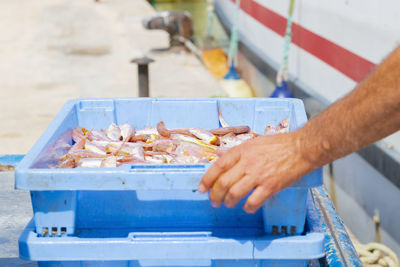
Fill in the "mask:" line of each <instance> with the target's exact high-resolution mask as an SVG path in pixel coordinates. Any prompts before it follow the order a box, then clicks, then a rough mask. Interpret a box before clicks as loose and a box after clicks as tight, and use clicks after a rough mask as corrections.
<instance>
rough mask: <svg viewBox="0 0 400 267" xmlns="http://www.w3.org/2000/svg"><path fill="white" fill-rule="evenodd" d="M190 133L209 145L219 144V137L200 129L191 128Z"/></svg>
mask: <svg viewBox="0 0 400 267" xmlns="http://www.w3.org/2000/svg"><path fill="white" fill-rule="evenodd" d="M189 131H190V133H191V134H193V135H194V136H196V137H197V138H199V139H201V140H202V141H204V142H205V143H207V144H211V145H215V144H216V143H217V142H218V137H216V136H215V135H213V134H212V133H211V132H209V131H207V130H204V129H199V128H191V129H189Z"/></svg>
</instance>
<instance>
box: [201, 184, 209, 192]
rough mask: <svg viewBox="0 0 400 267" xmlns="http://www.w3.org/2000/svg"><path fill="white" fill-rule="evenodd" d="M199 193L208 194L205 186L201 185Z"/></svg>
mask: <svg viewBox="0 0 400 267" xmlns="http://www.w3.org/2000/svg"><path fill="white" fill-rule="evenodd" d="M199 192H200V193H205V192H207V189H206V187H205V186H204V185H203V184H199Z"/></svg>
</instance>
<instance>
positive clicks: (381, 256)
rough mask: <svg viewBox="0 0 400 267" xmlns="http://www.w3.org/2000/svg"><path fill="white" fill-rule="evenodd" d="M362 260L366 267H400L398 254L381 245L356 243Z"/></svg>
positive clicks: (355, 245)
mask: <svg viewBox="0 0 400 267" xmlns="http://www.w3.org/2000/svg"><path fill="white" fill-rule="evenodd" d="M354 247H355V249H356V250H357V253H358V255H359V256H360V260H361V262H362V264H363V265H364V266H371V267H372V266H376V267H378V266H379V267H399V260H398V258H397V256H396V254H395V253H394V252H393V251H392V250H391V249H390V248H388V247H387V246H385V245H383V244H380V243H368V244H365V245H363V244H360V243H354Z"/></svg>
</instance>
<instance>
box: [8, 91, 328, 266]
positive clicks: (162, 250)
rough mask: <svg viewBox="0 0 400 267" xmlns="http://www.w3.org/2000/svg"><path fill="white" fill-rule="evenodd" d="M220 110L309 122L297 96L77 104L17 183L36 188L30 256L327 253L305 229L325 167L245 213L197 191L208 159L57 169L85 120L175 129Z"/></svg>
mask: <svg viewBox="0 0 400 267" xmlns="http://www.w3.org/2000/svg"><path fill="white" fill-rule="evenodd" d="M218 107H220V108H221V110H222V113H223V116H224V118H225V120H226V121H227V122H228V123H229V124H231V125H249V126H250V127H251V128H252V130H254V131H255V132H257V133H262V132H263V130H264V128H265V126H266V125H267V124H275V125H276V124H277V123H278V122H279V121H281V120H282V119H285V118H289V120H290V130H294V129H296V128H299V127H301V126H302V125H303V124H304V123H305V122H306V120H307V118H306V115H305V111H304V107H303V104H302V102H301V101H300V100H296V99H267V98H253V99H236V98H235V99H233V98H221V99H155V98H146V99H144V98H131V99H85V100H73V101H70V102H68V103H67V104H66V105H65V106H64V107H63V109H62V110H61V112H60V113H59V114H58V116H57V117H56V118H55V120H54V121H53V122H52V124H51V125H50V126H49V128H48V129H47V130H46V132H45V133H44V134H43V136H42V137H41V138H40V139H39V141H38V142H37V143H36V144H35V146H34V147H33V148H32V150H31V151H30V152H29V153H28V154H27V155H26V157H25V158H24V159H23V160H22V162H21V163H20V164H19V166H18V167H17V169H16V172H15V173H16V188H17V189H23V190H30V191H31V197H32V207H33V211H34V218H33V221H32V223H31V224H30V225H29V226H28V227H27V229H26V230H25V232H24V234H23V235H22V236H21V239H20V254H21V257H23V258H25V259H29V260H36V261H44V262H47V263H44V262H43V263H42V265H43V266H53V265H51V264H57V263H54V262H52V261H55V260H57V261H67V262H68V264H71V266H75V265H73V264H78V263H77V262H81V263H82V262H85V263H86V264H90V263H91V262H92V263H93V262H97V261H105V263H104V264H106V263H107V264H108V263H109V264H111V265H112V266H118V264H126V265H128V266H176V265H180V266H192V265H196V266H233V265H232V264H233V262H236V261H238V262H237V264H239V265H240V266H243V264H245V263H249V264H250V265H252V266H253V265H254V262H259V263H258V264H259V265H261V266H269V264H273V263H274V264H275V263H276V262H279V263H280V264H284V263H285V262H286V261H288V264H289V265H290V264H293V263H298V264H300V265H303V264H306V263H307V260H309V259H314V258H317V257H321V256H322V255H323V236H322V235H321V234H318V233H304V224H305V216H306V199H307V193H308V189H309V188H310V187H313V186H319V185H320V184H321V174H320V171H316V172H314V173H311V174H309V175H307V176H306V177H303V178H302V179H301V180H300V181H299V182H297V183H296V184H294V185H292V186H291V187H290V188H287V189H285V190H283V191H282V192H280V193H278V194H277V195H275V196H273V197H272V198H270V199H269V200H268V201H267V202H266V203H265V204H264V205H263V208H262V209H261V210H260V211H258V212H257V213H255V214H246V213H244V212H243V211H242V210H241V205H238V206H237V208H234V209H227V208H220V209H214V208H212V207H211V206H210V205H209V202H208V200H207V196H206V195H201V194H199V193H198V192H195V191H194V190H195V189H196V188H197V185H198V182H199V181H200V179H201V176H202V175H203V174H204V172H205V171H206V170H207V168H208V167H209V164H189V165H132V166H121V167H119V168H112V169H110V168H96V169H91V168H77V169H50V168H49V165H50V164H55V163H57V161H58V158H59V156H60V155H62V154H63V153H65V148H66V147H67V146H65V144H72V139H71V131H72V129H73V128H75V126H77V125H80V126H84V127H86V128H88V129H101V128H107V127H108V125H109V124H111V123H112V122H114V123H116V124H123V123H130V124H132V125H134V126H135V127H136V128H143V127H145V126H152V125H153V126H154V125H155V124H156V123H157V122H158V121H160V120H163V121H165V123H166V124H167V125H168V127H171V128H186V127H187V128H189V127H201V128H217V127H219V120H218ZM71 248H73V249H71ZM74 261H75V262H74ZM232 261H233V262H232ZM45 264H46V265H45ZM224 264H225V265H224ZM226 264H227V265H226ZM126 265H124V266H126ZM67 266H68V265H67ZM85 266H86V265H85Z"/></svg>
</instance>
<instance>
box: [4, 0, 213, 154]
mask: <svg viewBox="0 0 400 267" xmlns="http://www.w3.org/2000/svg"><path fill="white" fill-rule="evenodd" d="M153 13H154V10H153V8H152V7H151V6H150V5H149V4H148V3H147V2H146V1H145V0H130V1H126V0H113V1H111V0H102V1H100V3H95V2H94V1H93V0H37V1H30V0H19V1H13V0H5V1H1V3H0V32H1V35H0V107H1V108H0V110H1V112H0V121H1V126H0V154H25V153H26V152H27V151H28V150H29V148H30V147H31V146H32V145H33V144H34V142H35V141H36V140H37V139H38V138H39V136H40V135H41V134H42V133H43V131H44V130H45V129H46V128H47V126H48V124H49V123H50V122H51V120H52V119H53V118H54V116H55V115H56V114H57V112H58V111H59V109H60V108H61V107H62V105H63V104H64V103H65V102H66V101H67V100H68V99H71V98H77V97H129V96H136V95H137V69H136V66H134V65H132V64H130V63H129V61H130V60H131V59H132V58H134V57H137V56H142V55H145V54H148V55H149V56H151V57H152V58H154V59H155V60H156V62H155V63H153V64H152V65H151V66H150V71H151V73H150V86H151V95H152V96H158V97H166V96H169V97H208V96H212V95H215V94H216V92H217V91H218V89H219V86H218V83H217V82H216V81H215V80H214V79H213V78H212V77H211V75H210V74H209V73H208V72H207V71H206V70H205V69H204V68H203V66H202V65H201V64H200V62H199V61H198V60H197V59H196V58H195V57H194V56H193V55H188V54H186V53H184V52H182V53H151V52H150V50H153V49H157V48H166V47H168V44H169V42H168V36H167V34H166V33H165V32H162V31H147V30H145V29H143V27H142V25H141V20H142V18H143V17H144V16H148V15H151V14H153Z"/></svg>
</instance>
